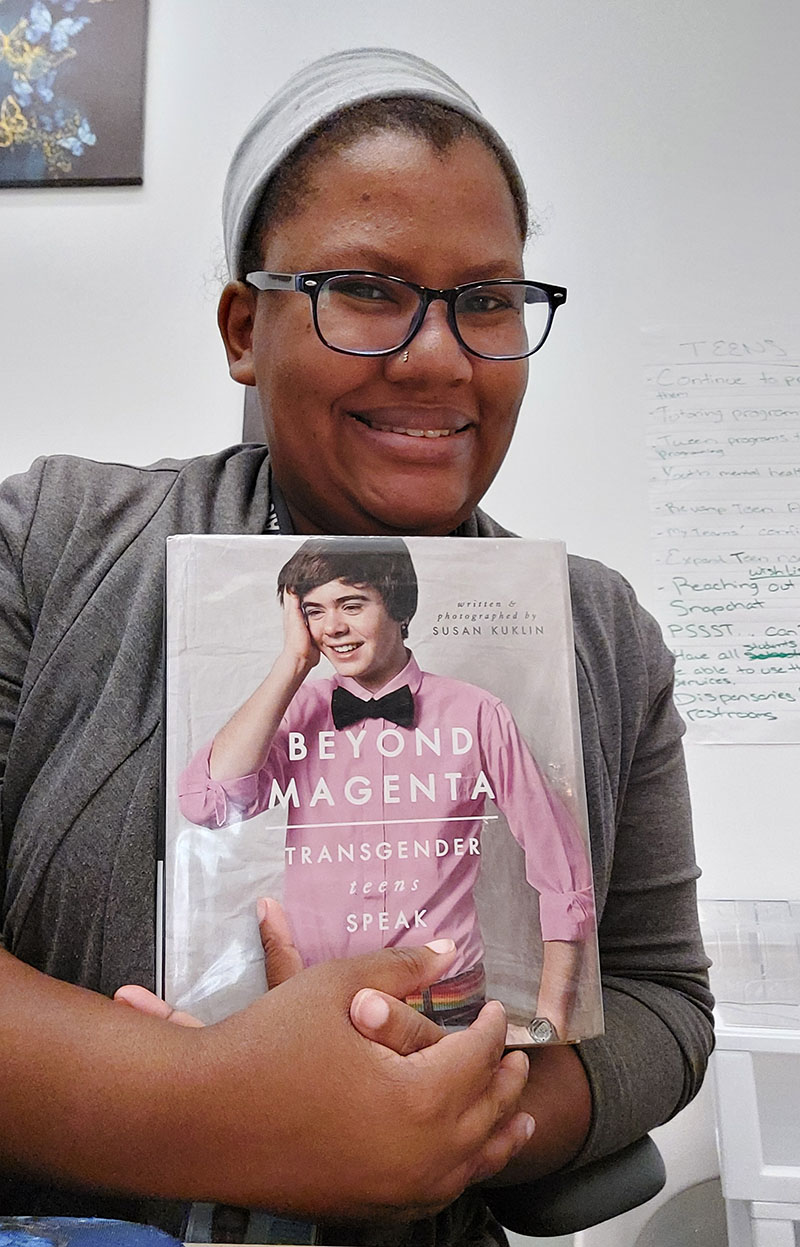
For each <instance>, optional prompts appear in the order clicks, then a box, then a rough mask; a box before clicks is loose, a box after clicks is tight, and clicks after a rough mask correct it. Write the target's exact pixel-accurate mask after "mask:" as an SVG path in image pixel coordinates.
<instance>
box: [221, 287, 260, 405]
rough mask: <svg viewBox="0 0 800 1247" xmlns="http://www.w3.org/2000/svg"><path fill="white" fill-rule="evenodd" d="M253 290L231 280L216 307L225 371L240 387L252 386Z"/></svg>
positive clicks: (253, 382) (253, 376)
mask: <svg viewBox="0 0 800 1247" xmlns="http://www.w3.org/2000/svg"><path fill="white" fill-rule="evenodd" d="M255 313H256V302H255V291H254V290H251V288H250V287H249V286H247V285H245V283H244V282H243V281H230V282H228V284H227V286H226V287H225V289H224V290H223V292H222V295H221V297H220V301H219V307H218V308H217V324H218V325H219V331H220V333H221V334H222V341H223V342H224V343H225V353H226V355H227V356H228V371H229V372H230V374H231V376H232V377H233V380H234V381H238V382H239V383H240V385H255V383H256V378H255V372H254V371H253V321H254V318H255Z"/></svg>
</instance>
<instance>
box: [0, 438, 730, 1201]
mask: <svg viewBox="0 0 800 1247" xmlns="http://www.w3.org/2000/svg"><path fill="white" fill-rule="evenodd" d="M271 507H272V498H271V491H270V471H269V454H268V451H267V449H266V447H264V446H245V447H233V448H231V449H228V450H226V451H223V452H220V453H218V454H216V455H210V456H204V457H201V458H197V459H192V460H188V461H185V462H178V461H162V462H160V463H158V464H155V465H153V466H151V467H148V468H138V467H127V466H124V465H120V464H100V463H94V462H89V461H86V460H80V459H74V458H71V457H62V456H57V457H54V458H50V459H43V460H39V461H37V463H36V464H35V465H34V466H33V467H32V468H31V470H30V471H29V472H28V473H25V474H24V475H21V476H17V477H12V478H11V479H10V480H8V481H7V482H6V483H5V484H4V485H3V486H2V488H0V603H2V616H1V617H0V783H2V794H1V800H2V806H1V810H2V857H1V858H0V871H1V877H0V886H2V891H3V905H2V939H3V942H4V944H5V946H6V947H7V948H8V949H9V950H10V951H11V952H12V953H14V954H15V955H16V956H17V957H19V958H21V959H22V960H23V961H26V962H28V963H30V964H31V965H33V966H36V967H38V968H39V969H42V970H44V971H46V972H47V973H49V974H52V975H54V976H56V977H58V978H62V979H66V980H69V981H71V982H74V983H80V984H83V985H84V986H87V987H90V988H94V989H96V990H98V991H102V992H106V993H112V992H113V991H114V990H115V989H116V988H117V987H118V986H119V985H120V984H121V983H126V982H139V983H143V984H144V985H146V986H150V987H151V986H152V984H153V978H154V944H155V933H154V922H155V917H154V915H155V860H156V845H157V836H158V827H159V813H160V804H161V796H160V772H161V754H162V660H163V650H162V646H163V640H162V600H163V585H164V544H165V539H166V537H167V536H168V535H171V534H175V533H188V532H193V533H210V532H216V533H262V532H264V531H266V529H267V525H268V518H269V515H270V510H271ZM458 535H460V536H469V537H475V538H480V537H482V536H491V537H498V536H500V537H502V536H510V534H508V533H506V532H505V530H504V529H502V528H501V527H500V526H499V525H497V524H496V523H495V522H494V521H493V520H491V519H490V518H489V517H488V516H486V515H484V514H483V513H482V512H480V511H476V513H475V514H474V515H473V516H472V517H471V518H470V519H469V520H468V521H467V522H466V523H465V524H464V525H462V526H461V527H460V529H459V530H458ZM570 585H571V595H572V610H573V626H574V635H575V653H576V664H577V679H578V698H579V710H580V720H581V736H582V743H583V758H584V771H585V779H586V791H587V802H588V810H589V826H590V837H591V850H592V870H593V875H594V884H595V900H596V905H597V917H598V939H599V946H600V964H601V973H602V984H603V1001H604V1012H605V1025H606V1031H605V1034H604V1035H603V1036H601V1037H598V1038H596V1039H591V1040H588V1041H586V1042H584V1043H583V1044H581V1045H580V1047H579V1049H578V1052H579V1055H580V1057H581V1060H582V1061H583V1063H584V1066H585V1068H586V1071H587V1075H588V1078H589V1081H590V1084H591V1090H592V1096H593V1117H592V1125H591V1129H590V1133H589V1136H588V1138H587V1140H586V1143H585V1146H584V1148H583V1150H582V1152H581V1154H580V1156H579V1157H578V1158H577V1161H576V1163H581V1162H582V1161H585V1160H589V1159H593V1158H595V1157H598V1156H602V1155H605V1154H607V1153H609V1152H612V1151H615V1150H617V1149H619V1148H621V1147H623V1146H624V1145H625V1144H626V1143H628V1142H630V1141H631V1140H633V1139H635V1138H637V1137H639V1136H640V1135H642V1134H643V1133H645V1132H646V1131H648V1130H650V1129H651V1128H652V1127H653V1126H655V1125H657V1124H658V1123H660V1122H663V1121H665V1120H666V1119H667V1118H668V1117H670V1116H672V1115H673V1114H674V1113H676V1112H677V1111H678V1110H679V1109H681V1108H682V1107H683V1106H684V1105H685V1104H687V1103H688V1101H689V1100H690V1099H691V1098H692V1096H693V1095H694V1094H695V1093H696V1091H697V1090H698V1088H699V1086H700V1083H701V1082H702V1078H703V1073H704V1071H705V1067H706V1062H707V1059H708V1054H709V1051H710V1049H711V1046H712V1034H713V1032H712V1015H711V1003H712V1002H711V996H710V994H709V990H708V980H707V965H708V962H707V959H706V957H705V955H704V953H703V948H702V943H701V939H700V933H699V927H698V921H697V912H696V900H695V880H696V877H697V874H698V871H697V866H696V863H695V856H694V849H693V844H692V832H691V823H690V813H689V799H688V789H687V784H686V775H685V768H684V762H683V754H682V747H681V736H682V732H683V726H682V723H681V720H680V718H679V716H678V714H677V712H676V710H675V707H674V705H673V701H672V679H673V659H672V656H671V655H670V654H669V652H668V651H667V649H666V648H665V646H664V644H663V641H662V639H661V634H660V631H659V629H658V626H657V624H656V623H655V621H654V620H653V619H652V617H651V616H650V615H648V614H647V613H646V612H645V611H644V610H643V609H642V608H641V607H640V605H639V604H638V602H637V601H636V598H635V595H634V593H633V591H632V589H631V588H630V586H629V585H628V584H627V582H626V581H625V580H624V579H623V578H622V577H621V576H619V575H618V574H617V573H615V572H613V571H610V570H609V569H608V568H606V567H604V566H602V565H601V564H599V563H596V562H592V561H588V560H585V559H579V558H574V557H572V558H571V559H570ZM56 795H57V799H56ZM654 1071H655V1073H654ZM9 1181H10V1183H11V1186H10V1187H8V1188H7V1189H6V1195H7V1197H6V1195H4V1194H3V1191H2V1188H0V1200H4V1201H5V1203H6V1205H7V1206H9V1207H10V1210H11V1211H20V1210H25V1211H28V1212H31V1213H33V1212H37V1211H39V1209H41V1208H44V1207H46V1206H48V1200H49V1206H50V1207H51V1208H53V1207H55V1208H56V1209H57V1210H61V1211H64V1210H68V1209H75V1210H76V1211H78V1210H83V1211H84V1212H86V1211H87V1210H88V1211H91V1210H92V1209H95V1210H98V1209H101V1208H102V1207H103V1206H104V1205H103V1203H102V1201H101V1199H100V1197H99V1196H93V1195H87V1194H85V1193H84V1194H80V1193H76V1194H75V1196H74V1198H73V1199H72V1201H71V1202H70V1200H69V1199H68V1198H67V1196H66V1195H65V1193H64V1192H60V1193H59V1194H58V1196H57V1198H55V1197H52V1195H51V1194H49V1193H48V1188H41V1187H40V1188H38V1190H37V1189H36V1188H35V1187H34V1186H32V1185H31V1186H27V1187H24V1184H23V1185H20V1182H18V1181H17V1180H16V1179H9ZM8 1190H10V1191H11V1192H12V1194H11V1195H8V1194H7V1192H8ZM0 1206H1V1205H0ZM106 1207H107V1205H106ZM116 1215H118V1216H119V1215H121V1216H125V1215H129V1216H135V1215H136V1212H135V1209H133V1208H132V1207H131V1206H130V1205H127V1207H123V1206H121V1205H117V1207H116ZM167 1224H172V1223H171V1222H167Z"/></svg>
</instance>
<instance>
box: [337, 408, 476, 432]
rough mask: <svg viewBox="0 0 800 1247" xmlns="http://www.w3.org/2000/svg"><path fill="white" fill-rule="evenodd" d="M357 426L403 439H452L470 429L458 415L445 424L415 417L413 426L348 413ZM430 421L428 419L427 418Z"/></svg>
mask: <svg viewBox="0 0 800 1247" xmlns="http://www.w3.org/2000/svg"><path fill="white" fill-rule="evenodd" d="M349 414H350V415H351V416H352V417H353V419H354V420H357V421H358V422H359V424H364V425H366V426H367V428H368V429H373V430H374V431H375V432H376V433H399V434H401V435H402V436H403V437H430V438H437V437H453V436H454V435H455V434H456V433H463V432H464V431H465V430H466V429H468V428H469V427H470V424H471V421H469V420H465V419H464V417H463V416H462V415H460V414H458V415H454V416H453V417H451V418H449V419H448V422H447V424H441V425H439V424H433V422H431V424H430V425H427V424H425V423H424V416H417V417H416V419H415V421H414V423H413V424H405V423H403V424H400V423H396V424H394V423H390V422H389V421H388V419H386V417H383V418H375V417H372V418H370V417H368V416H364V415H362V414H361V413H360V412H356V411H351V412H350V413H349ZM428 418H429V419H430V417H428Z"/></svg>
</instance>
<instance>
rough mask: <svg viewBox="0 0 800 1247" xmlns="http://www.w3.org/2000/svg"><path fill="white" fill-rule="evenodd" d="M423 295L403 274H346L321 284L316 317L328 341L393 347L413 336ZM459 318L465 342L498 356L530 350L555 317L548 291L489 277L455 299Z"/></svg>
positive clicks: (347, 347) (345, 346) (348, 346)
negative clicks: (399, 277)
mask: <svg viewBox="0 0 800 1247" xmlns="http://www.w3.org/2000/svg"><path fill="white" fill-rule="evenodd" d="M420 302H421V296H420V295H419V294H418V292H417V291H416V290H414V289H413V287H411V286H408V285H406V283H405V282H402V281H400V280H398V279H395V280H391V279H389V278H386V277H373V276H364V275H362V274H345V275H342V276H338V277H329V278H328V279H327V280H326V281H325V282H324V283H323V284H322V286H320V288H319V294H318V297H317V321H318V324H319V331H320V334H321V336H322V337H323V339H324V340H325V341H326V342H327V343H328V345H329V346H332V347H337V348H338V349H339V350H344V351H356V352H369V351H391V350H394V349H395V348H396V347H398V346H400V344H401V343H402V342H404V341H405V339H406V338H407V337H408V334H409V331H410V329H411V326H412V324H413V322H414V319H415V317H417V316H418V313H419V308H420ZM454 314H455V321H456V325H457V327H458V332H459V334H460V335H461V339H462V341H463V343H464V345H465V346H467V347H468V348H469V349H470V350H472V351H475V352H476V353H477V354H479V355H488V356H492V357H494V358H499V359H513V358H519V357H521V356H523V355H528V354H529V353H531V352H532V351H535V350H536V348H537V347H538V346H539V345H540V344H541V342H542V340H543V339H544V337H545V335H546V333H547V328H548V325H549V323H550V304H549V300H548V297H547V292H546V291H545V290H542V289H541V288H540V287H538V286H535V285H532V284H531V283H530V282H523V281H520V282H514V283H509V284H504V283H499V284H497V283H492V282H486V283H485V284H481V285H479V286H472V287H470V288H469V289H468V290H463V291H461V293H460V294H459V295H458V297H457V298H456V300H455V305H454Z"/></svg>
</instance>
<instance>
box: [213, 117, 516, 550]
mask: <svg viewBox="0 0 800 1247" xmlns="http://www.w3.org/2000/svg"><path fill="white" fill-rule="evenodd" d="M311 176H312V187H311V190H310V193H309V194H308V195H307V196H305V197H304V198H303V200H302V206H301V207H300V209H299V211H298V212H297V213H296V214H295V215H294V216H292V217H291V218H290V219H289V220H287V221H285V222H284V223H282V224H280V225H279V226H277V227H276V229H275V230H274V231H273V233H272V235H271V236H270V238H269V240H268V242H267V245H266V248H265V254H264V262H263V263H264V268H265V269H268V270H270V271H273V272H282V273H295V272H302V271H309V270H310V271H314V270H324V269H336V268H356V269H368V270H371V271H373V272H378V273H385V274H388V275H391V276H394V277H402V278H405V279H406V280H407V281H412V282H417V283H418V284H420V285H425V286H432V287H435V288H436V289H443V288H446V287H450V286H457V285H460V284H461V283H463V282H469V281H476V280H479V279H483V278H491V277H521V276H522V275H523V270H522V244H521V241H520V237H519V231H518V226H517V219H516V213H515V209H514V203H513V199H512V197H511V192H510V191H509V188H508V185H507V183H506V181H505V178H504V176H503V173H502V171H501V169H500V167H499V165H498V164H497V162H496V160H495V158H494V157H493V155H492V154H491V152H490V151H488V150H487V149H486V148H485V147H484V146H483V145H482V144H481V143H480V142H479V141H477V140H476V139H472V138H466V139H463V140H460V141H459V142H458V143H456V144H455V145H453V146H452V147H451V148H450V149H449V150H448V151H446V152H444V153H443V154H439V153H437V152H436V151H434V149H433V148H431V147H430V146H429V144H428V143H427V142H426V141H425V140H423V139H419V138H415V137H412V136H409V135H406V134H403V133H389V132H379V133H376V134H372V135H369V136H367V137H365V138H363V139H360V140H357V141H356V142H355V143H353V144H352V145H351V146H350V147H348V148H346V149H345V150H343V151H342V152H337V153H334V154H332V155H329V156H327V157H325V158H324V159H321V160H320V161H319V163H318V164H317V165H315V166H314V167H313V169H312V175H311ZM239 298H240V299H242V300H246V302H247V305H248V317H247V318H245V319H247V320H248V323H247V325H245V332H244V333H243V334H241V335H240V343H239V344H238V345H237V346H236V348H235V349H234V350H233V351H232V350H231V342H230V338H229V339H228V349H229V358H230V359H231V372H232V375H233V376H234V377H236V379H237V380H243V381H245V382H246V383H250V384H252V383H255V384H256V385H257V386H258V392H259V396H260V400H261V406H262V410H263V412H264V416H265V425H266V437H267V442H268V443H269V446H270V450H271V455H272V463H273V470H274V472H275V475H276V478H277V480H278V482H279V484H280V485H281V488H282V489H283V492H284V495H285V497H286V500H287V503H288V505H289V508H290V511H291V512H292V515H293V518H294V521H295V524H296V526H297V529H298V531H300V532H307V533H314V532H321V533H392V532H401V533H410V534H415V533H418V534H431V535H433V534H445V533H449V532H451V531H452V530H453V529H454V528H455V527H456V526H457V525H458V524H459V523H461V521H462V520H464V519H465V518H466V517H467V516H468V515H469V514H470V512H471V511H472V510H473V508H474V507H475V505H476V503H477V502H478V501H479V499H480V498H481V497H482V496H483V494H484V493H485V491H486V489H487V488H488V486H489V485H490V483H491V481H492V480H493V479H494V476H495V474H496V472H497V470H498V468H499V467H500V464H501V463H502V461H503V458H504V456H505V453H506V450H507V449H508V444H509V442H510V440H511V435H512V433H513V431H514V425H515V422H516V418H517V412H518V410H519V406H520V403H521V401H522V397H523V394H524V391H525V384H526V380H527V363H526V361H525V360H522V361H513V362H512V361H502V362H500V361H489V360H481V359H478V358H476V357H475V356H472V355H469V354H468V353H467V352H466V351H464V350H463V349H462V348H461V347H460V346H459V344H458V342H457V341H456V339H455V338H454V337H453V335H452V333H451V331H450V329H449V327H448V324H447V319H446V306H445V304H444V303H443V302H442V301H441V300H438V301H436V302H435V303H433V304H432V305H431V306H430V307H429V309H428V312H427V315H426V317H425V321H424V323H423V325H422V328H421V329H420V330H419V332H418V334H417V336H416V337H415V338H414V340H413V341H412V342H411V344H410V346H409V347H408V359H407V361H405V362H404V360H403V356H402V353H400V354H395V355H390V356H386V357H384V358H377V359H375V358H373V359H368V358H367V359H365V358H356V357H354V356H348V355H342V354H339V353H337V352H335V351H331V350H330V349H328V348H327V347H326V346H324V345H323V343H322V342H321V341H320V340H319V338H318V337H317V334H316V332H315V330H314V326H313V323H312V316H311V303H310V300H309V299H308V297H307V296H306V295H305V294H299V293H294V292H292V293H284V292H267V293H262V294H256V293H255V292H252V291H250V290H249V289H248V291H247V292H246V293H242V294H240V296H239ZM239 311H240V313H241V312H242V308H241V306H240V308H239ZM240 319H242V317H240ZM242 324H244V319H242ZM237 352H238V358H237ZM420 431H422V433H423V434H428V436H420V435H419V434H420Z"/></svg>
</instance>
